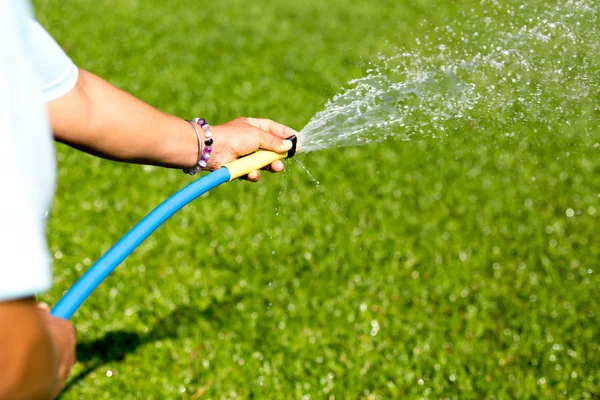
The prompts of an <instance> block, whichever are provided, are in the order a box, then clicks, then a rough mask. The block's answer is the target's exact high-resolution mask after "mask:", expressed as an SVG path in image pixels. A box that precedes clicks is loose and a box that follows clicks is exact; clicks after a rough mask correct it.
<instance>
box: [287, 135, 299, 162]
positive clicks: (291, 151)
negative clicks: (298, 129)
mask: <svg viewBox="0 0 600 400" xmlns="http://www.w3.org/2000/svg"><path fill="white" fill-rule="evenodd" d="M287 140H291V142H292V148H291V149H289V150H288V153H287V156H286V157H285V158H286V159H287V158H292V157H294V155H295V154H296V145H297V144H298V138H297V137H296V135H292V136H290V137H289V138H287Z"/></svg>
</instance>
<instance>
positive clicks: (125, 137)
mask: <svg viewBox="0 0 600 400" xmlns="http://www.w3.org/2000/svg"><path fill="white" fill-rule="evenodd" d="M47 109H48V115H49V118H50V123H51V126H52V130H53V132H54V137H55V139H56V140H58V141H61V142H64V143H66V144H68V145H70V146H73V147H75V148H78V149H81V150H84V151H86V152H88V153H91V154H95V155H98V156H101V157H105V158H109V159H113V160H118V161H126V162H134V163H143V164H153V165H160V166H165V167H172V168H189V167H191V166H193V165H194V164H195V163H196V161H197V159H198V139H197V137H196V134H195V132H194V130H193V128H192V127H191V126H190V124H189V123H188V122H187V121H185V120H184V119H181V118H178V117H175V116H172V115H169V114H165V113H163V112H161V111H158V110H157V109H155V108H153V107H151V106H150V105H148V104H146V103H144V102H143V101H141V100H139V99H137V98H135V97H134V96H132V95H130V94H128V93H126V92H124V91H122V90H120V89H118V88H116V87H114V86H113V85H111V84H110V83H108V82H106V81H105V80H103V79H102V78H100V77H98V76H96V75H94V74H92V73H90V72H87V71H85V70H82V69H80V70H79V77H78V80H77V84H76V85H75V87H74V88H73V89H72V90H71V91H70V92H68V93H67V94H66V95H64V96H62V97H60V98H58V99H55V100H52V101H50V102H49V103H47ZM197 128H198V129H199V131H200V132H202V129H200V127H197ZM211 130H212V132H213V135H214V144H213V146H212V147H213V153H212V155H211V159H210V160H209V163H208V169H211V170H212V169H216V168H219V167H220V166H221V165H224V164H226V163H228V162H230V161H233V160H234V159H236V158H238V157H240V156H243V155H246V154H249V153H252V152H253V151H255V150H257V149H258V148H263V149H267V150H272V151H275V152H285V151H287V150H289V148H290V147H291V143H290V142H287V143H286V142H284V139H285V138H287V137H289V136H291V135H294V134H296V132H295V131H294V130H293V129H291V128H288V127H286V126H284V125H281V124H278V123H276V122H273V121H270V120H266V119H257V118H238V119H235V120H233V121H231V122H228V123H226V124H223V125H218V126H213V127H212V128H211ZM271 169H272V170H273V171H281V170H282V169H283V164H282V163H281V161H276V162H274V163H273V164H272V165H271ZM256 172H257V171H255V172H254V173H253V174H251V176H250V177H249V179H251V180H257V179H258V175H257V174H256ZM253 178H255V179H253Z"/></svg>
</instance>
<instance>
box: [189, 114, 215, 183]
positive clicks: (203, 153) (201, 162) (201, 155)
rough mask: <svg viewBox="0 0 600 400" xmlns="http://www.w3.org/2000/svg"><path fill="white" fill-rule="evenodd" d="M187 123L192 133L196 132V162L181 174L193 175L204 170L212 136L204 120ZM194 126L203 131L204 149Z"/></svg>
mask: <svg viewBox="0 0 600 400" xmlns="http://www.w3.org/2000/svg"><path fill="white" fill-rule="evenodd" d="M187 122H189V123H190V125H192V128H194V131H195V132H196V136H198V161H197V162H196V165H194V166H193V167H192V168H185V169H184V170H183V172H185V173H186V174H189V175H195V174H197V173H198V172H200V171H201V170H202V169H204V168H206V165H207V163H208V160H209V159H210V153H212V144H213V138H212V136H213V135H212V132H211V130H210V125H209V124H208V123H207V122H206V120H205V119H204V118H194V119H193V120H187ZM196 124H198V125H200V127H201V128H202V130H203V131H204V137H205V139H206V140H204V147H202V138H201V136H200V132H198V129H197V128H196Z"/></svg>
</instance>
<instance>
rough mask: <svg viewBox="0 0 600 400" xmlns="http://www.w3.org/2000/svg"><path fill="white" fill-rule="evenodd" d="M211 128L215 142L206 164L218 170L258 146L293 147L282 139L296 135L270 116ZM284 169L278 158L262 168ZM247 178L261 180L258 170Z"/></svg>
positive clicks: (211, 168) (279, 151)
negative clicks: (269, 117)
mask: <svg viewBox="0 0 600 400" xmlns="http://www.w3.org/2000/svg"><path fill="white" fill-rule="evenodd" d="M211 131H212V132H213V135H214V136H213V137H214V143H213V146H212V149H213V151H212V154H211V157H210V160H209V161H208V165H207V169H209V170H215V169H218V168H220V167H221V166H223V165H225V164H227V163H228V162H231V161H233V160H236V159H237V158H239V157H242V156H245V155H247V154H250V153H253V152H254V151H256V150H258V149H259V148H261V149H264V150H271V151H274V152H276V153H284V152H286V151H288V150H289V149H291V148H292V142H291V141H289V140H285V139H286V138H288V137H290V136H292V135H297V134H298V132H296V131H295V130H293V129H292V128H289V127H287V126H285V125H282V124H279V123H277V122H275V121H271V120H270V119H263V118H244V117H240V118H236V119H234V120H233V121H230V122H227V123H225V124H222V125H217V126H213V127H211ZM283 168H284V166H283V163H282V162H281V161H280V160H277V161H275V162H274V163H272V164H271V165H270V166H268V167H266V168H265V169H266V170H269V171H271V172H280V171H282V170H283ZM246 179H248V180H249V181H252V182H257V181H258V180H259V179H260V171H252V172H251V173H250V174H248V176H247V178H246Z"/></svg>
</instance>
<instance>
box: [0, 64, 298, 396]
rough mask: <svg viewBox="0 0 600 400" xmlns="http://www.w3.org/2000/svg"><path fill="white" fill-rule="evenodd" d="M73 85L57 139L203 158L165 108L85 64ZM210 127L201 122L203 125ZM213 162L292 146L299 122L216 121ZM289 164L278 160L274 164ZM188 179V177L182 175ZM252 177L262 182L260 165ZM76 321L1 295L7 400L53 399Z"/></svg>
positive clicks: (138, 159) (56, 105)
mask: <svg viewBox="0 0 600 400" xmlns="http://www.w3.org/2000/svg"><path fill="white" fill-rule="evenodd" d="M79 72H80V73H79V79H78V81H77V84H76V86H75V88H73V90H71V91H70V92H69V93H67V94H66V95H64V96H62V97H61V98H58V99H56V100H53V101H51V102H50V103H48V104H47V111H48V116H49V119H50V124H51V127H52V131H53V133H54V137H55V139H56V140H57V141H60V142H63V143H66V144H68V145H70V146H72V147H75V148H77V149H80V150H83V151H85V152H88V153H90V154H94V155H97V156H100V157H104V158H108V159H111V160H116V161H123V162H130V163H141V164H152V165H159V166H164V167H170V168H189V167H192V166H193V165H195V163H196V161H197V160H198V138H197V136H196V133H195V131H194V129H193V128H192V127H191V126H190V124H189V123H188V122H187V121H185V120H184V119H181V118H178V117H175V116H172V115H168V114H165V113H163V112H160V111H158V110H156V109H155V108H153V107H151V106H149V105H148V104H146V103H144V102H143V101H141V100H138V99H137V98H135V97H133V96H131V95H129V94H127V93H126V92H124V91H122V90H120V89H118V88H116V87H114V86H112V85H111V84H110V83H108V82H106V81H104V80H103V79H101V78H99V77H98V76H96V75H94V74H92V73H90V72H87V71H85V70H80V71H79ZM197 128H198V129H199V132H202V133H203V131H202V129H201V128H200V127H197ZM211 130H212V132H213V138H214V144H213V146H212V147H213V151H212V154H211V158H210V160H209V163H208V166H207V169H208V170H214V169H217V168H219V167H220V166H222V165H224V164H226V163H228V162H230V161H233V160H235V159H237V158H239V157H241V156H244V155H247V154H250V153H252V152H254V151H256V150H257V149H259V148H261V149H266V150H272V151H275V152H278V153H282V152H285V151H287V150H289V149H290V148H291V146H292V143H291V142H290V141H288V140H285V138H287V137H290V136H291V135H295V134H297V132H296V131H294V130H293V129H291V128H289V127H287V126H284V125H281V124H279V123H277V122H274V121H271V120H268V119H259V118H243V117H240V118H237V119H235V120H233V121H230V122H227V123H225V124H222V125H217V126H213V127H212V128H211ZM266 169H267V170H269V171H272V172H279V171H281V170H283V163H282V162H281V161H275V162H274V163H272V164H271V165H270V166H269V167H267V168H266ZM182 178H183V176H182ZM246 179H248V180H250V181H253V182H256V181H258V180H259V179H260V171H253V172H251V173H250V174H249V175H248V176H247V177H246ZM75 337H76V334H75V328H74V327H73V325H72V324H71V323H70V322H69V321H67V320H64V319H60V318H54V317H52V316H51V315H50V313H49V310H48V307H47V306H45V305H36V304H35V301H34V300H33V299H32V298H28V299H20V300H14V301H0V371H2V376H1V377H0V399H3V400H4V399H19V400H24V399H52V398H55V397H56V396H57V395H58V394H59V393H60V391H61V390H62V388H63V387H64V384H65V382H66V379H67V377H68V375H69V372H70V371H71V367H72V366H73V364H74V363H75V342H76V339H75Z"/></svg>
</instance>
